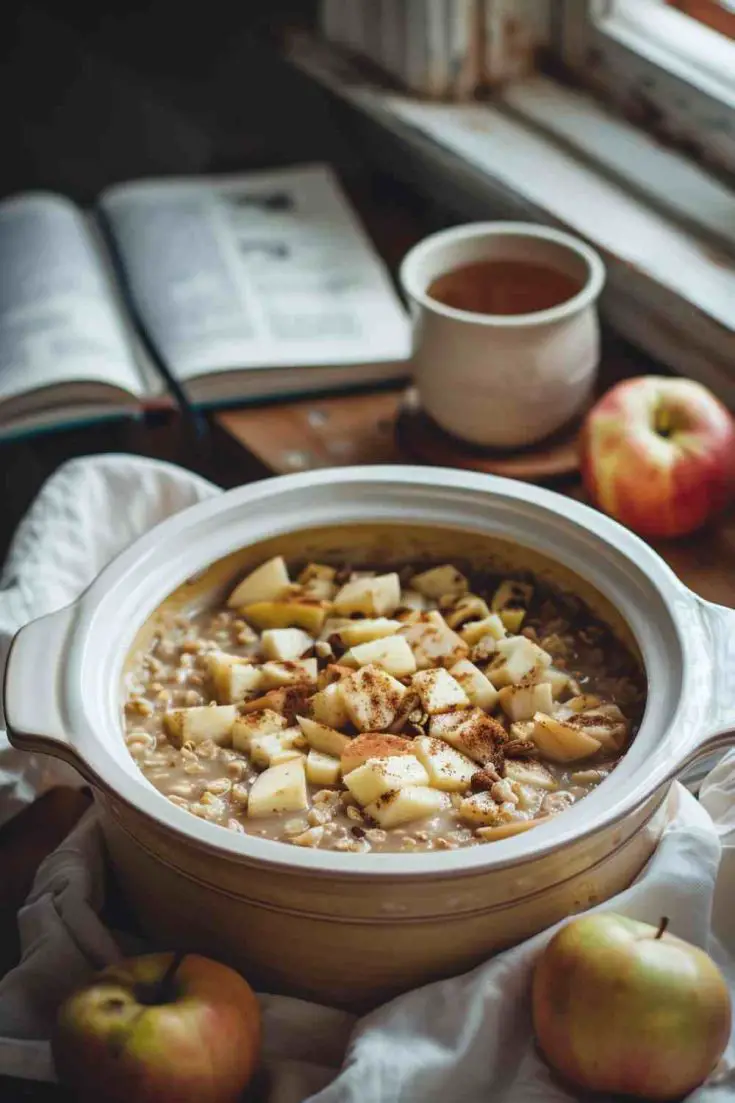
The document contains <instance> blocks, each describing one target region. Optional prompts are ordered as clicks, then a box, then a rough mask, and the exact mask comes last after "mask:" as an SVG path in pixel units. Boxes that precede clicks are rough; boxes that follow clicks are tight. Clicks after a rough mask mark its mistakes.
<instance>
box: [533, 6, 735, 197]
mask: <svg viewBox="0 0 735 1103" xmlns="http://www.w3.org/2000/svg"><path fill="white" fill-rule="evenodd" d="M552 54H553V55H554V56H555V57H556V59H557V60H559V61H561V63H562V65H563V67H564V69H565V70H566V71H567V72H568V73H571V74H572V75H573V76H574V77H575V78H576V79H577V80H578V81H579V82H580V83H582V84H584V85H586V86H587V87H589V88H591V89H593V90H594V91H595V92H596V93H597V94H599V95H601V96H603V97H604V98H605V99H606V100H607V101H609V102H612V103H613V104H614V105H615V106H616V107H617V108H618V110H621V111H622V113H623V114H624V116H625V117H626V118H628V119H629V120H630V121H632V122H635V123H637V124H638V125H640V126H642V127H643V128H644V129H647V130H648V131H649V132H650V131H653V132H654V133H655V134H656V136H657V137H659V138H661V139H663V140H664V141H666V142H667V143H668V144H673V145H674V146H676V147H677V148H679V149H680V150H681V151H682V152H684V153H686V154H688V155H691V156H694V157H695V158H696V159H697V160H698V161H699V162H700V163H704V164H707V165H709V166H711V167H713V168H715V169H719V170H720V171H722V172H724V173H726V174H727V175H729V176H735V40H731V39H728V38H726V37H725V36H724V35H721V34H718V32H717V31H714V30H712V29H711V28H709V27H707V26H705V25H704V24H701V23H698V22H696V21H695V20H693V19H692V18H691V16H688V15H685V14H684V13H683V12H681V11H678V10H676V9H675V8H673V7H670V6H668V5H667V4H665V3H663V2H655V0H646V2H642V0H562V3H561V5H560V7H559V9H558V15H557V23H556V27H555V30H554V42H553V44H552ZM705 56H706V58H707V62H706V65H705V64H703V61H702V59H703V58H704V57H705Z"/></svg>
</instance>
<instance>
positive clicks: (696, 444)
mask: <svg viewBox="0 0 735 1103" xmlns="http://www.w3.org/2000/svg"><path fill="white" fill-rule="evenodd" d="M581 459H582V475H583V478H584V482H585V486H586V487H587V490H588V492H589V494H590V496H591V498H592V500H593V501H594V502H595V504H596V505H598V506H599V507H600V509H603V510H604V511H605V512H606V513H609V514H610V515H611V516H612V517H615V518H616V520H618V521H621V522H622V523H623V524H624V525H627V526H628V527H629V528H631V529H633V531H634V532H637V533H640V535H641V536H647V537H654V538H655V537H672V536H683V535H685V534H686V533H690V532H693V531H694V530H695V529H698V528H700V527H701V526H702V525H703V524H705V522H706V521H708V520H709V519H710V518H711V517H713V516H715V515H716V514H717V513H719V512H720V511H721V510H722V509H723V508H724V507H725V506H726V505H727V504H728V503H729V502H730V500H731V499H732V497H733V493H734V492H735V424H734V423H733V418H732V416H731V415H730V413H729V411H728V410H727V409H726V408H725V406H723V404H722V403H721V402H720V401H719V399H717V398H715V396H714V395H713V394H711V392H710V391H708V390H707V388H706V387H703V386H702V385H701V384H700V383H695V382H694V381H693V380H691V379H675V378H667V377H664V376H654V375H649V376H641V377H639V378H637V379H628V380H625V381H624V382H623V383H618V384H617V386H615V387H613V388H612V389H611V390H609V391H608V392H607V394H606V395H604V396H603V398H601V399H600V401H599V402H598V403H597V405H596V406H594V408H593V409H592V410H591V411H590V413H589V415H588V416H587V420H586V422H585V426H584V429H583V432H582V456H581Z"/></svg>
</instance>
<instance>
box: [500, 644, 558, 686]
mask: <svg viewBox="0 0 735 1103" xmlns="http://www.w3.org/2000/svg"><path fill="white" fill-rule="evenodd" d="M497 649H498V655H497V657H496V658H495V660H494V661H493V662H492V663H491V664H490V666H489V667H488V668H487V670H486V671H485V673H486V674H487V676H488V678H489V679H490V681H491V682H492V683H493V685H494V686H495V688H496V689H502V688H503V686H512V685H518V683H519V682H522V681H524V680H525V681H526V682H527V683H528V682H531V681H538V680H540V678H541V675H542V673H543V671H544V670H546V669H547V668H548V667H549V666H551V655H549V654H548V653H547V652H546V651H544V650H543V648H541V647H539V646H538V644H536V643H534V642H533V640H529V639H526V637H525V636H512V637H511V638H510V639H507V640H499V641H498V645H497Z"/></svg>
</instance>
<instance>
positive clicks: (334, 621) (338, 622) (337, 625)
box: [319, 617, 360, 640]
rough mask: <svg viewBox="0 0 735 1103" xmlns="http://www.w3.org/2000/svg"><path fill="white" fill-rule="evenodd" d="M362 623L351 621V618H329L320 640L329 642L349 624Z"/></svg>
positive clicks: (320, 634)
mask: <svg viewBox="0 0 735 1103" xmlns="http://www.w3.org/2000/svg"><path fill="white" fill-rule="evenodd" d="M359 623H360V621H354V620H350V618H349V617H327V618H326V620H325V621H324V624H323V625H322V627H321V631H320V633H319V639H320V640H328V639H329V637H330V636H336V635H337V633H338V632H339V631H340V629H342V628H345V627H346V626H347V625H348V624H359Z"/></svg>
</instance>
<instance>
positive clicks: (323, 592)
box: [298, 563, 337, 601]
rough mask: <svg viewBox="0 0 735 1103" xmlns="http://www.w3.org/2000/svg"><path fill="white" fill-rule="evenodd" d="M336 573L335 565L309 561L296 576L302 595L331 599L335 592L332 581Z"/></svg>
mask: <svg viewBox="0 0 735 1103" xmlns="http://www.w3.org/2000/svg"><path fill="white" fill-rule="evenodd" d="M336 573H337V571H336V568H335V567H328V566H326V565H325V564H322V563H310V564H309V565H308V567H304V569H303V571H302V572H301V574H300V575H299V577H298V584H299V586H300V587H301V593H302V594H303V596H304V597H310V598H316V599H317V600H318V601H331V600H332V599H333V597H334V595H335V594H336V593H337V584H336V583H335V581H334V576H335V575H336Z"/></svg>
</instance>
